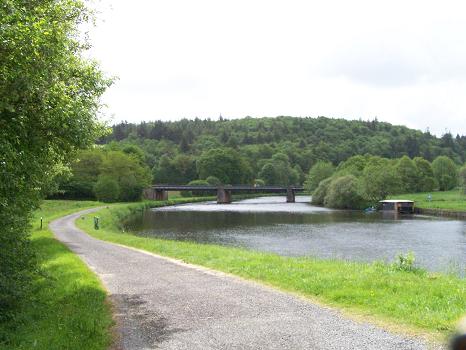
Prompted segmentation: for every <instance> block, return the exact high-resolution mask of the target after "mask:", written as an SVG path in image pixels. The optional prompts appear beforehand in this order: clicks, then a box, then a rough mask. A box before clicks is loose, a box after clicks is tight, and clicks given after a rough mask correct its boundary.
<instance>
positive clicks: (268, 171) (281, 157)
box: [259, 153, 300, 186]
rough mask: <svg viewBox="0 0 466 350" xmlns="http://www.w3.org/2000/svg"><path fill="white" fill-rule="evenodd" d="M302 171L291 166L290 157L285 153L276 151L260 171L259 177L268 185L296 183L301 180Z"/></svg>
mask: <svg viewBox="0 0 466 350" xmlns="http://www.w3.org/2000/svg"><path fill="white" fill-rule="evenodd" d="M299 177H300V173H299V171H298V170H296V169H293V168H292V167H291V164H290V161H289V158H288V156H287V155H286V154H284V153H276V154H274V155H273V156H272V158H271V159H268V160H266V161H265V164H264V165H263V166H262V169H261V171H260V172H259V178H260V179H262V180H263V181H264V182H265V183H266V184H267V185H285V186H288V185H295V184H297V183H298V182H299Z"/></svg>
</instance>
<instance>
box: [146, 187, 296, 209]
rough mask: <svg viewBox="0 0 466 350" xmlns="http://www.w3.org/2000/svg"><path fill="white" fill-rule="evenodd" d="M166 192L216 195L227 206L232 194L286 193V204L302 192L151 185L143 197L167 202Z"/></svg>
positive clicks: (259, 188)
mask: <svg viewBox="0 0 466 350" xmlns="http://www.w3.org/2000/svg"><path fill="white" fill-rule="evenodd" d="M168 191H202V192H212V193H217V203H219V204H228V203H231V201H232V194H233V193H235V192H237V193H239V192H240V193H286V201H287V203H294V202H295V194H296V192H303V191H304V188H303V187H300V186H251V185H223V186H194V185H153V186H152V187H150V188H147V189H145V190H144V197H145V198H147V199H152V200H167V199H168Z"/></svg>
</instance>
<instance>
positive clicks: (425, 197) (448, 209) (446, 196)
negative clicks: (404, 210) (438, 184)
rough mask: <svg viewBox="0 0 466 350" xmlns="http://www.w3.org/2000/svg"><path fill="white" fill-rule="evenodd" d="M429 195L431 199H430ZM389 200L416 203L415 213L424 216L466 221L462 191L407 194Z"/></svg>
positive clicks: (464, 199) (464, 198)
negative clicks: (400, 199) (399, 199)
mask: <svg viewBox="0 0 466 350" xmlns="http://www.w3.org/2000/svg"><path fill="white" fill-rule="evenodd" d="M429 195H430V196H431V198H430V199H429ZM389 198H391V199H393V198H402V199H409V200H412V201H414V202H415V211H416V212H417V213H418V214H423V215H435V216H445V217H451V218H456V219H460V220H466V195H464V194H463V193H462V192H461V191H460V190H453V191H443V192H425V193H405V194H401V195H394V196H390V197H389Z"/></svg>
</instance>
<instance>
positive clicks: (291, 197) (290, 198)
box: [286, 187, 296, 203]
mask: <svg viewBox="0 0 466 350" xmlns="http://www.w3.org/2000/svg"><path fill="white" fill-rule="evenodd" d="M295 201H296V200H295V193H294V190H293V189H292V188H291V187H288V188H287V189H286V202H287V203H294V202H295Z"/></svg>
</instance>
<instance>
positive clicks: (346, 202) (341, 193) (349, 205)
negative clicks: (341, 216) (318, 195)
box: [324, 175, 366, 209]
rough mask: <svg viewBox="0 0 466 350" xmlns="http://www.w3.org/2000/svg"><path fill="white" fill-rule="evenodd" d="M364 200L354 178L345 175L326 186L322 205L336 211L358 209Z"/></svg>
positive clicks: (357, 182)
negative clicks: (336, 209)
mask: <svg viewBox="0 0 466 350" xmlns="http://www.w3.org/2000/svg"><path fill="white" fill-rule="evenodd" d="M364 204H366V203H365V200H364V198H363V196H362V195H361V186H360V184H359V181H358V179H357V178H356V176H353V175H346V176H341V177H337V178H335V179H333V180H332V181H331V182H330V185H329V186H328V190H327V194H326V196H325V198H324V205H325V206H326V207H330V208H338V209H360V208H363V207H364Z"/></svg>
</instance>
